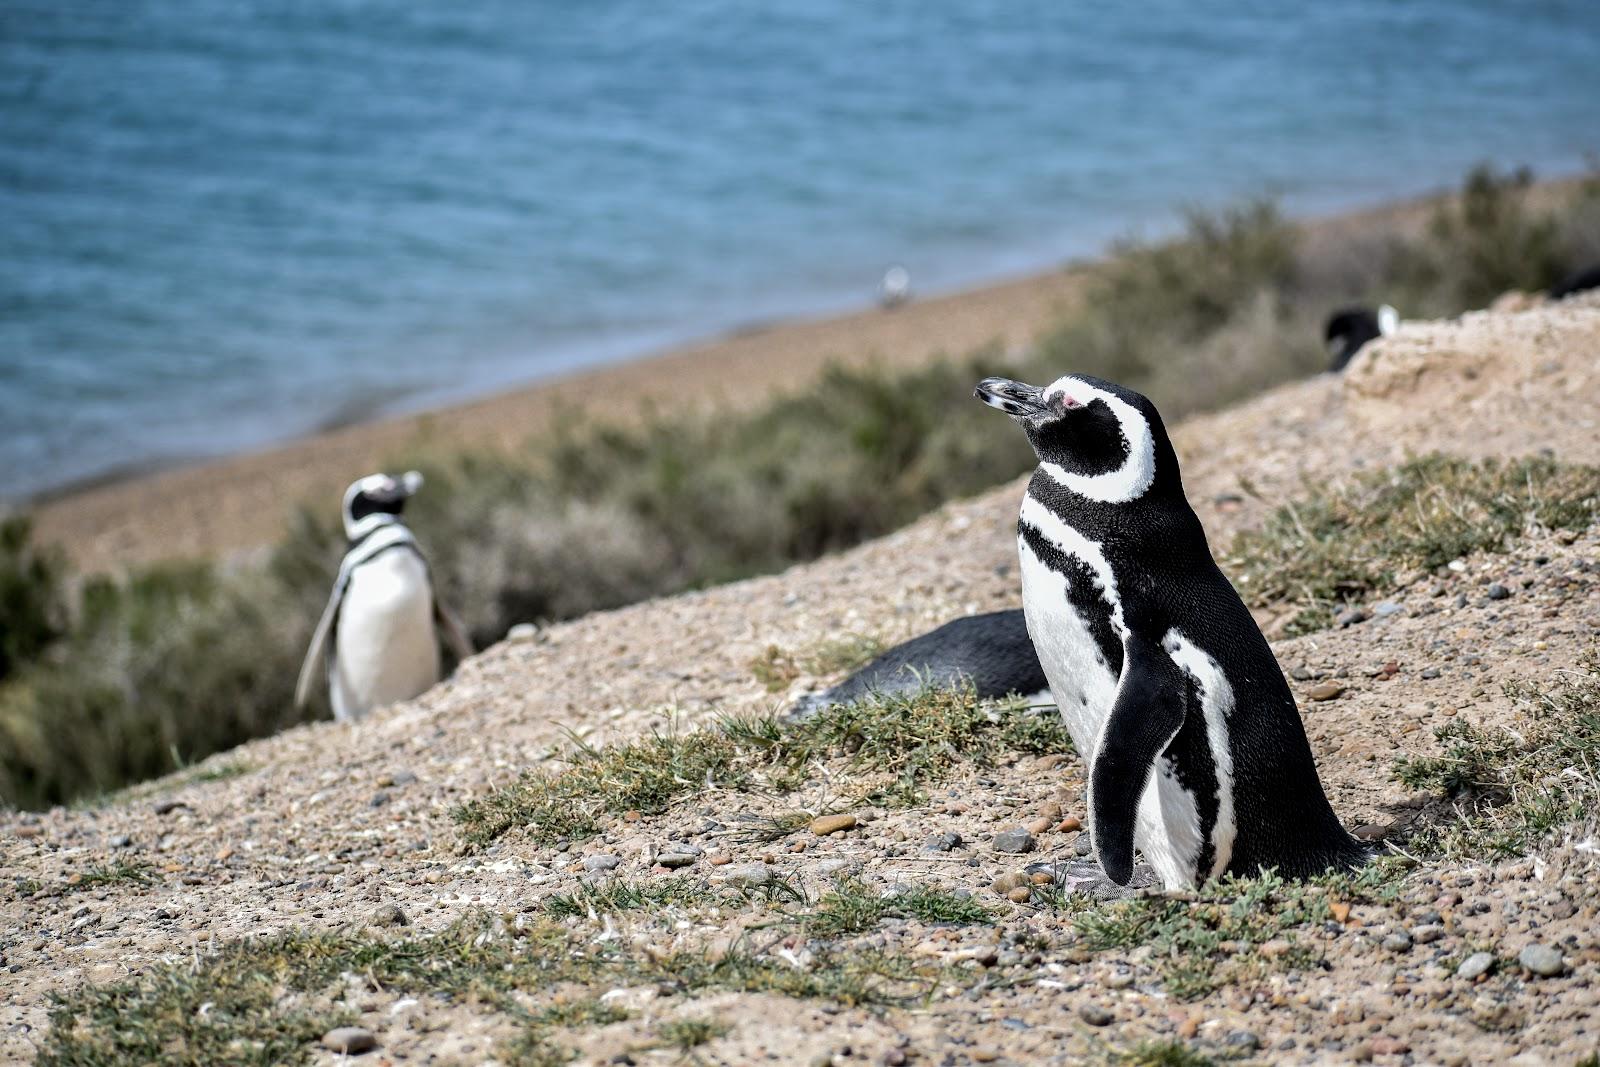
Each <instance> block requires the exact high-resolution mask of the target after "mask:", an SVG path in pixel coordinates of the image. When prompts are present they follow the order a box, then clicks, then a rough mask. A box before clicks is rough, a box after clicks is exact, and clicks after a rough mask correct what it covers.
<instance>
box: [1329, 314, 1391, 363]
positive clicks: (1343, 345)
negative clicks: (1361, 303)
mask: <svg viewBox="0 0 1600 1067" xmlns="http://www.w3.org/2000/svg"><path fill="white" fill-rule="evenodd" d="M1399 328H1400V312H1398V311H1396V310H1395V309H1394V308H1393V307H1391V306H1390V305H1388V304H1381V305H1379V307H1378V308H1377V310H1373V309H1372V308H1365V307H1348V308H1340V309H1339V310H1338V311H1335V312H1334V313H1333V314H1332V315H1329V316H1328V322H1327V325H1326V326H1324V327H1323V328H1322V343H1323V345H1324V346H1325V347H1326V348H1327V350H1328V359H1329V363H1328V369H1329V370H1331V371H1335V372H1337V371H1342V370H1344V369H1345V368H1346V367H1347V366H1349V365H1350V361H1351V360H1352V359H1355V358H1356V353H1357V352H1360V351H1361V349H1362V348H1363V347H1364V346H1365V345H1366V343H1367V342H1368V341H1376V340H1377V339H1378V338H1380V337H1388V336H1389V335H1390V334H1392V333H1394V332H1395V331H1396V330H1398V329H1399Z"/></svg>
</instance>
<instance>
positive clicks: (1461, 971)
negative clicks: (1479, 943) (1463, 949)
mask: <svg viewBox="0 0 1600 1067" xmlns="http://www.w3.org/2000/svg"><path fill="white" fill-rule="evenodd" d="M1493 969H1494V953H1492V952H1474V953H1473V954H1472V955H1470V956H1468V957H1467V958H1466V959H1464V960H1462V961H1461V966H1460V967H1457V968H1456V977H1457V978H1460V979H1461V980H1462V981H1464V982H1471V981H1474V980H1476V979H1477V977H1478V976H1479V975H1482V974H1488V973H1489V972H1490V971H1491V970H1493Z"/></svg>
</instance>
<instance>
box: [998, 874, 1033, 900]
mask: <svg viewBox="0 0 1600 1067" xmlns="http://www.w3.org/2000/svg"><path fill="white" fill-rule="evenodd" d="M1027 884H1028V876H1027V875H1026V874H1024V873H1023V872H1021V871H1012V872H1011V873H1010V874H1002V875H1001V876H1000V877H998V878H996V879H995V880H994V881H993V882H990V883H989V888H990V889H992V890H994V891H995V892H996V893H999V894H1000V895H1001V896H1004V895H1006V894H1007V893H1009V892H1011V891H1012V890H1013V889H1017V888H1020V887H1021V886H1025V885H1027Z"/></svg>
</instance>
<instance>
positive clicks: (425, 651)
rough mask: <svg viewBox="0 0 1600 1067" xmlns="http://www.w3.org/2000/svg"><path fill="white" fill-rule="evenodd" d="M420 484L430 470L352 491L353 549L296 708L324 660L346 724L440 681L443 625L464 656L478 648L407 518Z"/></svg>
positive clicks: (315, 638) (315, 641)
mask: <svg viewBox="0 0 1600 1067" xmlns="http://www.w3.org/2000/svg"><path fill="white" fill-rule="evenodd" d="M421 487H422V475H421V474H419V473H418V472H416V471H407V472H406V473H405V474H403V475H401V476H400V477H398V478H396V477H393V476H391V475H388V474H369V475H367V477H365V478H362V479H361V480H359V481H357V482H355V483H353V484H352V485H351V486H350V488H349V489H347V490H345V494H344V532H345V536H346V537H347V538H348V539H349V547H348V548H346V550H345V554H344V559H343V560H342V561H340V563H339V577H338V578H337V579H336V580H335V581H334V583H333V595H332V596H331V597H329V598H328V606H327V607H326V608H325V609H324V610H323V612H322V618H321V619H320V620H318V622H317V628H316V631H315V632H314V633H313V634H312V635H311V647H310V648H309V649H307V650H306V658H305V662H304V663H303V664H302V665H301V667H300V681H299V684H298V685H296V686H295V695H294V699H295V704H296V705H304V704H305V702H306V700H307V699H308V698H309V697H310V695H311V686H312V683H313V682H314V680H315V678H316V673H317V666H318V664H320V663H321V662H322V661H323V660H324V659H326V661H327V667H328V699H329V701H330V702H331V703H332V704H333V716H334V718H336V719H338V720H339V721H340V722H356V721H359V720H361V719H363V718H365V717H366V716H367V714H368V713H369V712H370V711H372V709H373V708H377V707H382V706H383V705H385V704H393V703H395V702H396V701H400V700H410V699H411V698H412V697H414V696H417V695H418V694H420V693H422V692H424V691H425V690H427V689H428V688H430V687H431V686H432V685H433V684H434V683H435V682H437V681H438V680H439V642H438V638H437V636H436V634H435V626H437V628H438V631H439V632H442V633H443V634H444V637H445V640H446V641H448V642H449V643H450V647H451V651H452V652H454V653H455V655H456V656H457V658H459V659H465V658H466V657H468V656H470V655H472V643H471V641H470V640H468V638H467V635H466V632H465V630H463V629H462V626H461V624H460V622H458V621H457V620H456V618H455V616H454V615H452V614H451V613H450V612H449V611H447V610H446V609H445V608H444V606H443V605H442V604H441V603H440V602H439V599H438V597H437V596H435V595H434V592H433V582H432V580H431V579H430V578H429V575H428V563H427V560H426V559H424V558H423V556H422V550H421V549H420V548H419V547H418V546H417V540H416V538H415V537H414V536H413V535H412V533H411V530H410V528H409V527H407V526H406V524H405V521H404V520H403V519H402V518H401V517H400V516H401V512H402V511H404V510H405V504H406V499H407V498H408V497H410V496H411V495H412V494H414V493H415V492H416V491H417V490H418V489H420V488H421Z"/></svg>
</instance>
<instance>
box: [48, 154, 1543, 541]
mask: <svg viewBox="0 0 1600 1067" xmlns="http://www.w3.org/2000/svg"><path fill="white" fill-rule="evenodd" d="M1571 184H1572V180H1558V181H1552V182H1547V183H1544V184H1543V186H1542V189H1541V191H1542V192H1543V193H1544V194H1545V195H1551V194H1553V193H1554V192H1556V191H1559V190H1561V189H1564V188H1567V187H1570V185H1571ZM1445 195H1450V194H1439V195H1438V196H1433V197H1424V198H1419V199H1414V200H1406V201H1399V202H1394V203H1389V204H1384V205H1381V206H1377V207H1372V208H1368V209H1364V210H1360V211H1353V212H1349V213H1345V214H1341V215H1337V216H1331V217H1326V218H1320V219H1308V220H1305V221H1303V222H1302V224H1301V226H1302V232H1303V239H1304V240H1305V241H1306V242H1307V243H1308V244H1311V245H1314V244H1315V243H1316V242H1318V241H1322V240H1332V239H1335V238H1337V239H1339V240H1348V239H1349V238H1350V237H1351V236H1352V235H1355V236H1356V237H1357V238H1359V240H1358V241H1357V242H1356V244H1357V246H1359V244H1360V242H1361V241H1365V240H1371V241H1372V242H1379V241H1382V240H1385V239H1386V238H1387V237H1388V236H1389V235H1392V234H1395V233H1398V232H1402V231H1404V230H1407V229H1414V228H1417V227H1420V226H1421V225H1422V224H1423V223H1424V222H1425V220H1426V219H1427V217H1428V215H1429V212H1430V211H1431V209H1432V207H1433V206H1434V205H1435V204H1437V203H1438V202H1439V199H1440V197H1441V196H1445ZM1090 269H1092V265H1076V266H1062V267H1058V268H1055V269H1051V270H1047V271H1044V272H1041V273H1038V274H1035V275H1032V276H1029V277H1024V278H1020V279H1013V280H1009V281H1003V282H1000V283H997V284H993V285H988V286H984V287H981V288H976V289H970V290H966V291H962V292H957V293H952V294H945V295H936V296H930V297H927V298H923V299H917V300H914V301H912V302H911V303H908V304H905V305H902V306H900V307H898V308H894V309H887V310H886V309H882V308H877V307H871V308H868V309H865V310H862V311H857V312H854V313H852V314H847V315H842V316H838V317H835V318H828V319H821V320H815V321H790V322H780V323H775V324H772V325H770V326H765V327H761V328H754V329H750V330H746V331H741V332H737V333H734V334H731V335H728V336H724V337H720V338H715V339H712V340H708V341H706V342H703V343H700V344H695V345H691V346H687V347H684V348H680V349H676V350H673V351H669V352H666V353H662V354H658V355H654V356H649V357H645V358H642V359H639V360H635V361H632V362H628V363H623V364H614V365H609V366H605V367H600V368H596V369H593V370H589V371H584V372H580V373H576V374H572V375H569V376H565V377H561V378H557V379H552V380H548V381H541V382H538V383H535V384H532V385H529V386H525V387H522V388H518V389H513V390H509V391H506V392H503V393H499V394H496V395H493V396H490V397H487V398H485V399H481V400H477V401H474V402H471V403H465V404H460V405H456V406H451V407H445V408H440V409H437V410H434V411H430V412H426V413H422V414H417V415H409V416H405V417H399V418H389V419H381V420H377V421H373V422H365V423H358V424H354V425H350V426H346V427H342V428H339V429H336V430H332V431H329V432H326V433H322V434H317V435H314V436H311V437H307V438H304V439H301V440H298V441H294V442H291V443H289V444H286V445H283V446H281V447H278V448H274V449H270V450H267V451H262V452H257V453H251V454H246V455H239V456H231V457H225V458H222V459H215V460H209V461H205V462H200V463H197V464H195V465H193V466H185V467H180V468H175V469H171V470H166V471H161V472H157V473H153V474H147V475H143V476H137V477H133V478H130V479H126V480H121V481H113V482H109V483H106V484H100V485H95V486H91V487H86V488H83V489H80V490H77V491H73V492H68V493H65V494H63V495H59V496H56V497H54V498H50V499H46V500H43V501H41V502H40V503H39V504H38V505H37V506H36V508H35V521H36V530H37V533H38V535H39V537H40V539H41V540H42V541H44V542H46V543H55V544H58V545H60V546H61V547H62V548H63V549H64V550H65V551H66V553H67V554H68V556H69V558H70V559H71V560H72V561H73V563H74V564H76V565H77V566H79V567H80V568H82V569H84V570H86V571H114V570H117V569H119V568H122V567H126V566H129V565H134V564H140V563H148V562H152V561H156V560H162V559H177V558H194V557H217V556H227V555H230V554H234V553H239V552H243V551H248V550H250V549H253V548H258V547H260V546H262V545H265V544H270V543H271V542H272V541H273V540H274V539H275V538H276V537H277V535H278V533H279V532H280V531H281V529H282V528H283V524H284V522H285V521H286V520H287V518H288V517H289V516H291V515H292V514H293V513H294V510H295V509H296V508H297V507H298V506H300V505H301V504H302V503H305V502H308V501H309V502H318V501H323V502H326V503H327V504H328V505H329V506H331V505H332V503H333V502H334V501H335V500H336V498H337V495H338V493H339V492H340V491H341V490H342V489H343V488H344V486H345V485H347V484H348V483H349V482H350V481H351V480H352V479H353V478H356V477H359V476H360V475H362V474H366V473H368V472H370V471H372V470H376V469H379V468H381V467H383V466H385V465H386V464H395V463H403V462H407V461H408V459H409V458H410V457H413V456H416V455H418V454H427V453H438V452H440V451H449V450H451V449H454V448H460V447H472V448H512V447H515V446H517V445H518V444H520V443H521V442H522V441H524V440H525V439H526V438H527V437H528V436H529V435H530V434H531V433H533V432H535V431H537V430H539V429H540V428H542V427H547V426H549V425H551V424H552V422H553V421H554V420H557V419H560V418H568V417H573V416H583V415H594V416H600V417H604V418H608V419H613V420H626V419H628V418H632V417H637V416H638V415H639V414H640V413H642V412H646V411H649V410H652V409H654V410H658V411H659V410H672V411H681V410H684V409H686V408H693V409H699V410H709V409H738V408H747V407H749V406H751V405H754V404H757V403H760V402H761V401H762V400H764V399H766V398H768V397H770V396H771V395H772V394H773V393H774V392H778V391H782V390H792V389H798V388H803V387H804V386H805V384H806V383H807V382H808V381H809V380H811V379H813V378H814V377H815V376H816V375H817V374H819V373H820V372H821V371H822V370H823V369H824V368H825V367H826V366H828V365H829V364H833V363H839V364H847V365H860V364H866V363H871V362H878V363H880V364H883V365H886V366H914V365H917V364H921V363H925V362H927V361H929V360H931V359H934V358H937V357H939V356H941V355H955V356H960V355H964V354H966V353H969V352H971V351H972V350H974V349H976V348H978V347H980V346H983V345H998V346H1000V347H1001V348H1002V349H1010V348H1014V347H1016V346H1022V345H1026V344H1028V343H1030V342H1031V341H1033V339H1034V338H1035V337H1036V336H1037V335H1038V334H1039V333H1040V331H1041V330H1043V329H1045V328H1046V327H1047V326H1049V325H1050V323H1051V322H1052V321H1053V320H1054V319H1055V318H1056V317H1057V316H1059V315H1060V314H1061V313H1062V312H1063V311H1064V310H1065V309H1067V308H1068V307H1070V305H1071V302H1072V301H1073V300H1074V299H1077V298H1079V297H1080V296H1081V294H1082V292H1083V289H1084V281H1085V279H1086V277H1087V276H1088V272H1089V270H1090Z"/></svg>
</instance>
